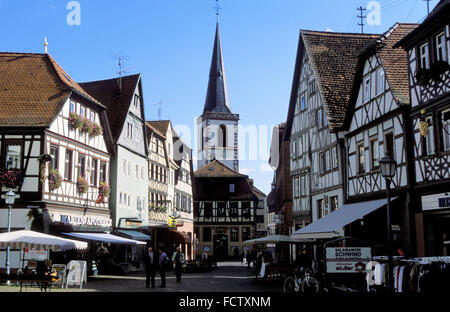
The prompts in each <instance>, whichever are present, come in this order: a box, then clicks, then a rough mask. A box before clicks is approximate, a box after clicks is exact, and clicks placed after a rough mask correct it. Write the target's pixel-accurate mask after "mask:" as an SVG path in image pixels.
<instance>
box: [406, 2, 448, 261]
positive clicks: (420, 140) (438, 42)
mask: <svg viewBox="0 0 450 312" xmlns="http://www.w3.org/2000/svg"><path fill="white" fill-rule="evenodd" d="M449 16H450V1H449V0H441V1H440V2H439V3H438V5H437V6H436V7H435V8H434V9H433V11H432V12H431V13H430V14H429V15H428V17H427V18H426V19H425V20H424V21H423V23H422V24H421V25H420V26H419V27H417V28H416V29H415V30H414V31H412V32H411V33H410V34H409V35H407V36H406V37H405V38H403V39H402V40H401V41H400V42H399V45H400V46H401V47H403V48H404V49H405V50H406V51H407V55H408V56H407V58H408V64H409V87H410V97H411V114H410V118H411V127H412V130H411V131H412V136H413V139H412V140H411V143H410V145H411V148H412V150H413V151H412V153H413V157H414V166H413V169H414V172H415V185H414V196H413V199H412V202H413V204H414V212H415V220H416V237H417V254H418V255H419V256H424V255H431V256H435V255H437V256H442V255H448V252H450V250H449V248H448V246H449V245H445V244H444V243H445V242H446V241H449V240H450V221H449V220H450V196H449V195H448V194H449V191H450V169H449V164H450V66H449V59H450V23H449Z"/></svg>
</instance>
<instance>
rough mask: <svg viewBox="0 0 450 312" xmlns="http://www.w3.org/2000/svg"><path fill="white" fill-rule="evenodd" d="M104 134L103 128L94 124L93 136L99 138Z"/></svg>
mask: <svg viewBox="0 0 450 312" xmlns="http://www.w3.org/2000/svg"><path fill="white" fill-rule="evenodd" d="M102 133H103V129H102V127H101V126H100V125H99V124H97V123H94V129H93V131H92V135H93V136H99V135H102Z"/></svg>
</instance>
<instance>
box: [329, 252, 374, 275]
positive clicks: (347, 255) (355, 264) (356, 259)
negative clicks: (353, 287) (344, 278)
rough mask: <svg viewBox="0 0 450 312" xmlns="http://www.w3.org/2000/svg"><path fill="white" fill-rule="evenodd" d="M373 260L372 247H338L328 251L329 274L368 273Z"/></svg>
mask: <svg viewBox="0 0 450 312" xmlns="http://www.w3.org/2000/svg"><path fill="white" fill-rule="evenodd" d="M370 260H372V250H371V248H370V247H338V248H327V249H326V263H327V273H358V272H365V271H366V264H367V263H368V262H369V261H370Z"/></svg>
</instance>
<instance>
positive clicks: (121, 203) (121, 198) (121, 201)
mask: <svg viewBox="0 0 450 312" xmlns="http://www.w3.org/2000/svg"><path fill="white" fill-rule="evenodd" d="M119 203H120V205H121V206H122V205H123V194H122V193H120V201H119Z"/></svg>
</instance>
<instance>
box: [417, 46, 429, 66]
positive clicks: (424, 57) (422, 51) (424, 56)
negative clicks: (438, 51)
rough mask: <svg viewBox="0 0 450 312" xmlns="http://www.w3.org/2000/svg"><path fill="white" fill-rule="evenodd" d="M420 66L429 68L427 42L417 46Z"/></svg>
mask: <svg viewBox="0 0 450 312" xmlns="http://www.w3.org/2000/svg"><path fill="white" fill-rule="evenodd" d="M419 59H420V68H430V55H429V50H428V43H425V44H423V45H421V46H420V47H419Z"/></svg>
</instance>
